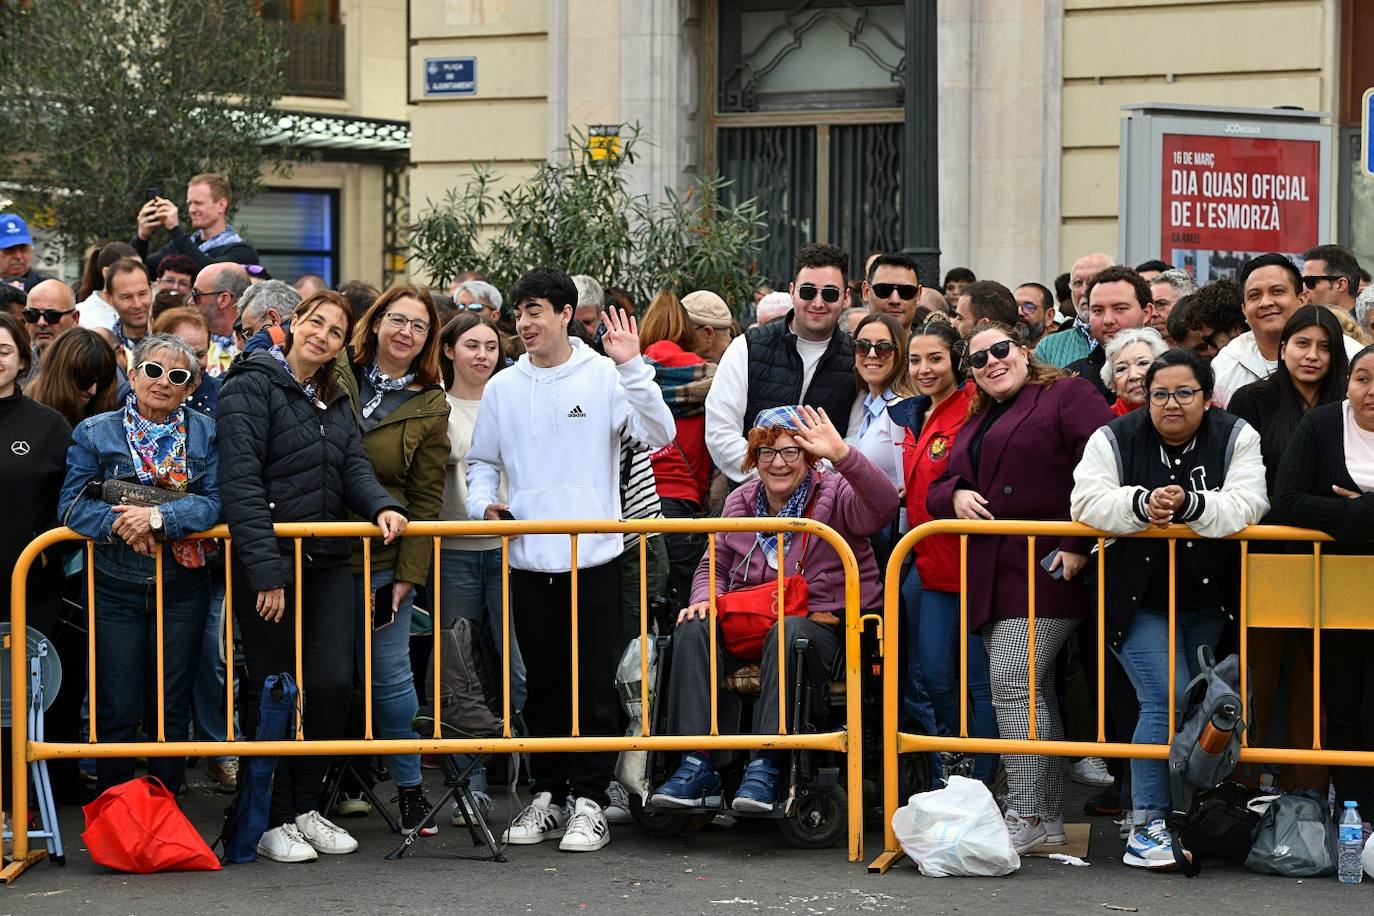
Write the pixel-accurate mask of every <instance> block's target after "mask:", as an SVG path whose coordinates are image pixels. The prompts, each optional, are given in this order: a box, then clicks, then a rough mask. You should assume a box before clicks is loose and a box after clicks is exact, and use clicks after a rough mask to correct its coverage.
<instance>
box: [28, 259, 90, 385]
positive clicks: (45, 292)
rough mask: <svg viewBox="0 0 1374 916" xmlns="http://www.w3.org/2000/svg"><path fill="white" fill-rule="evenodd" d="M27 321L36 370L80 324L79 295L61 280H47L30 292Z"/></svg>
mask: <svg viewBox="0 0 1374 916" xmlns="http://www.w3.org/2000/svg"><path fill="white" fill-rule="evenodd" d="M24 320H25V321H26V322H28V325H29V329H30V331H31V335H32V341H33V357H34V367H35V368H36V367H37V366H38V364H39V362H41V361H42V358H43V353H44V351H45V350H47V349H48V346H49V345H50V344H52V342H53V341H54V340H56V339H57V338H58V337H59V336H60V335H62V334H65V333H67V332H68V331H70V330H71V329H72V328H74V327H76V326H77V323H78V322H79V321H80V316H79V315H77V313H76V295H75V294H74V293H73V292H72V288H71V287H70V286H68V285H67V284H65V283H63V282H62V281H61V280H43V281H42V282H40V283H38V285H36V286H35V287H34V288H33V289H31V290H29V301H28V304H27V305H26V306H25V307H24Z"/></svg>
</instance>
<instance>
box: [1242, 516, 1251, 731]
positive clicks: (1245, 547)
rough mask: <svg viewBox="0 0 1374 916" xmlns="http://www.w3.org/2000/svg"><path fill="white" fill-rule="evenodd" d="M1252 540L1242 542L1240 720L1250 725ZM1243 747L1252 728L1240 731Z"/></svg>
mask: <svg viewBox="0 0 1374 916" xmlns="http://www.w3.org/2000/svg"><path fill="white" fill-rule="evenodd" d="M1249 591H1250V542H1249V541H1241V542H1240V611H1239V614H1240V720H1241V721H1242V722H1244V723H1246V725H1247V726H1248V725H1249V723H1250V707H1249V700H1248V699H1247V697H1248V694H1247V692H1246V691H1247V688H1248V687H1249V676H1250V671H1249V659H1248V652H1249V646H1248V643H1249V641H1250V630H1249V623H1248V621H1247V619H1246V602H1247V601H1248V600H1249V598H1250V595H1249ZM1240 746H1241V749H1242V750H1244V749H1245V748H1247V747H1249V746H1250V729H1249V728H1245V729H1243V730H1242V731H1241V733H1240Z"/></svg>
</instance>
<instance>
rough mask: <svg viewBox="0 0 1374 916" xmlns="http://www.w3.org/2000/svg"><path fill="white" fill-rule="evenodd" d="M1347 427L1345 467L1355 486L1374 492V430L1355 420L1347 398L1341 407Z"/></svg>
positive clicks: (1343, 420) (1367, 491)
mask: <svg viewBox="0 0 1374 916" xmlns="http://www.w3.org/2000/svg"><path fill="white" fill-rule="evenodd" d="M1341 417H1342V425H1343V426H1344V427H1345V469H1346V470H1347V471H1349V472H1350V479H1351V480H1353V481H1355V486H1357V487H1359V488H1360V490H1362V491H1363V492H1365V493H1374V432H1370V431H1369V430H1367V429H1365V428H1363V427H1362V426H1360V424H1358V423H1356V422H1355V411H1354V410H1352V409H1351V407H1350V401H1349V400H1347V401H1346V402H1345V403H1344V404H1343V405H1342V407H1341Z"/></svg>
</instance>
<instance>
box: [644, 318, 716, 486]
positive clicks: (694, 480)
mask: <svg viewBox="0 0 1374 916" xmlns="http://www.w3.org/2000/svg"><path fill="white" fill-rule="evenodd" d="M644 355H645V356H646V357H648V358H649V359H651V360H653V361H654V362H655V363H657V364H659V365H661V366H665V367H667V368H671V369H676V368H680V367H683V366H696V365H701V364H702V363H705V362H706V360H704V359H702V358H701V357H700V356H698V355H696V354H695V353H688V352H687V351H686V350H683V349H682V348H681V347H679V346H678V345H677V344H675V343H673V342H672V341H670V340H660V341H659V342H658V343H656V344H654V345H653V346H651V347H649V348H648V349H647V350H645V351H644ZM711 368H713V369H714V367H711ZM657 381H658V384H659V387H660V388H662V389H663V393H664V400H666V401H667V403H668V407H669V408H670V409H671V410H672V411H673V419H674V421H675V422H676V423H677V436H676V438H674V440H673V441H672V442H670V443H669V444H668V445H666V446H664V447H663V448H661V449H659V450H658V451H657V452H654V454H653V455H651V456H650V460H651V461H652V462H653V466H654V482H655V484H656V487H657V489H658V495H659V496H660V497H662V498H666V499H685V500H687V501H688V502H694V503H700V504H702V505H705V503H706V494H707V492H708V491H709V490H710V489H711V471H712V470H713V469H714V467H713V465H712V464H711V455H710V453H709V452H707V451H706V413H705V407H704V401H703V403H696V402H695V398H693V399H692V400H691V402H690V403H683V401H684V400H686V399H684V398H676V397H674V396H673V391H672V387H673V386H671V385H668V384H665V381H664V379H663V378H662V377H661V373H659V374H658V378H657ZM702 396H703V398H704V393H703V395H702Z"/></svg>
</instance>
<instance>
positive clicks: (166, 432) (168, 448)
mask: <svg viewBox="0 0 1374 916" xmlns="http://www.w3.org/2000/svg"><path fill="white" fill-rule="evenodd" d="M137 404H138V399H137V397H136V396H135V395H134V394H133V393H130V394H129V397H128V399H126V400H125V402H124V433H125V436H126V437H127V439H128V440H129V454H130V455H131V456H132V457H133V459H134V470H135V472H137V474H138V479H139V481H140V482H142V483H143V484H144V485H145V486H150V487H161V488H162V489H164V490H175V491H177V492H179V493H181V492H185V491H186V487H187V485H188V484H189V483H190V482H191V477H190V473H189V472H188V471H187V466H186V423H187V419H186V407H185V406H184V405H183V406H181V407H178V408H177V409H176V410H174V411H172V414H171V416H169V417H168V418H167V422H165V423H158V422H157V421H155V420H149V419H147V418H146V417H144V416H143V415H142V414H140V413H139V412H138V406H137ZM172 556H173V557H175V558H176V561H177V563H179V564H181V565H182V566H185V567H186V568H188V569H200V568H201V567H203V566H204V565H205V545H204V543H203V542H201V541H192V540H184V541H175V542H174V543H173V544H172Z"/></svg>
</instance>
